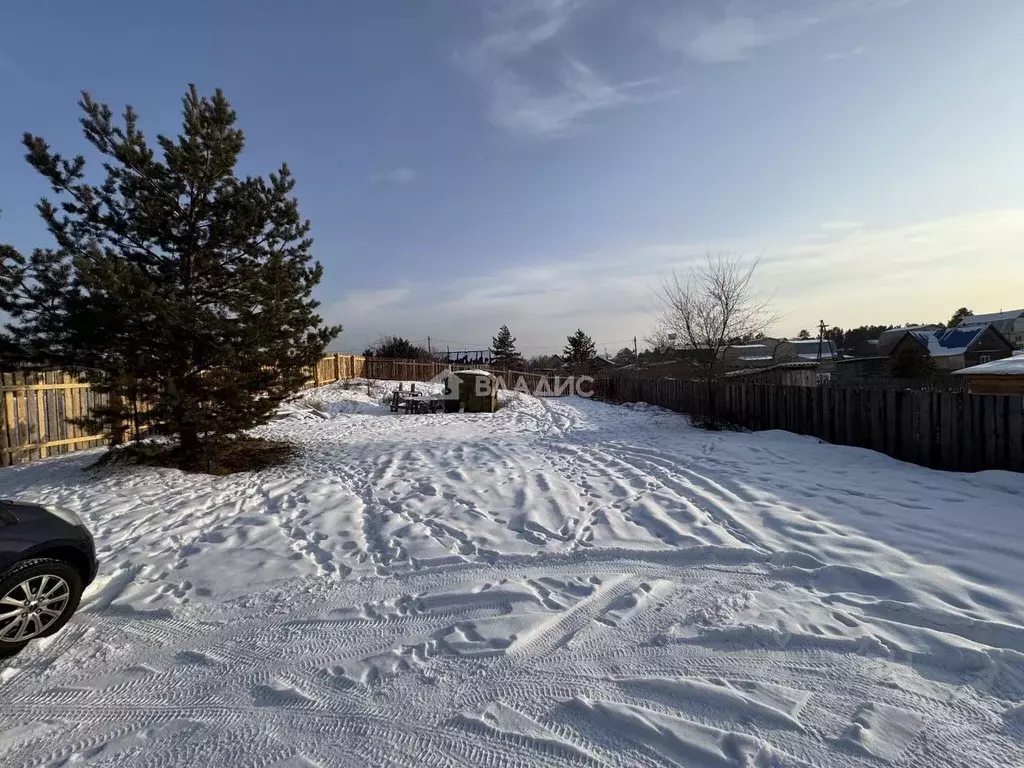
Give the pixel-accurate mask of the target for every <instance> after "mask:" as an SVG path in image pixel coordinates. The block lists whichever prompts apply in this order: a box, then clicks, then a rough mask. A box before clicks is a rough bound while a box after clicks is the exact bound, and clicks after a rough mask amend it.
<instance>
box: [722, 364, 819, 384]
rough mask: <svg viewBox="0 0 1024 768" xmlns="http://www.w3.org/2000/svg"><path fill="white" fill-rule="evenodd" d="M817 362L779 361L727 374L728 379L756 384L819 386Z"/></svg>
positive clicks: (726, 378)
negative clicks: (763, 366)
mask: <svg viewBox="0 0 1024 768" xmlns="http://www.w3.org/2000/svg"><path fill="white" fill-rule="evenodd" d="M819 367H820V366H819V364H818V363H817V362H809V361H803V360H800V361H796V362H790V363H777V364H775V365H770V366H768V367H767V368H747V369H744V370H739V371H730V372H729V373H727V374H725V380H726V381H749V382H751V383H754V384H778V385H781V386H789V387H816V386H818V369H819Z"/></svg>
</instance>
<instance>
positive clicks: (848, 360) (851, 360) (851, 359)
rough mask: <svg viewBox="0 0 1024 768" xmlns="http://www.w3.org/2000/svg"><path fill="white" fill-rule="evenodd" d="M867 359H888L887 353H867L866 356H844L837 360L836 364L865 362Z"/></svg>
mask: <svg viewBox="0 0 1024 768" xmlns="http://www.w3.org/2000/svg"><path fill="white" fill-rule="evenodd" d="M865 360H888V358H887V357H886V356H885V355H866V356H864V357H844V358H843V359H842V360H836V365H848V364H850V363H863V362H864V361H865Z"/></svg>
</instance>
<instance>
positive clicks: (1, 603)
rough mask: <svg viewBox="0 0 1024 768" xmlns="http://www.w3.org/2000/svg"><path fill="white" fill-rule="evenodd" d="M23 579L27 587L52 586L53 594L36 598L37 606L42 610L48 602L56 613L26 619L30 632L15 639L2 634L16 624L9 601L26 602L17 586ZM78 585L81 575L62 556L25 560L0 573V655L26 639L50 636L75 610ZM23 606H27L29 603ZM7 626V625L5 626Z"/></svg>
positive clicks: (22, 644)
mask: <svg viewBox="0 0 1024 768" xmlns="http://www.w3.org/2000/svg"><path fill="white" fill-rule="evenodd" d="M46 577H48V578H46ZM61 582H62V583H63V584H61ZM26 583H27V584H29V589H30V590H32V589H34V588H35V587H37V586H38V588H39V591H40V592H41V593H42V592H43V591H44V589H48V590H55V591H53V592H52V593H51V594H53V595H55V596H56V597H47V598H46V599H44V600H42V601H38V602H40V603H41V610H45V608H46V607H47V605H48V604H50V605H49V607H51V608H52V609H53V610H59V615H57V616H46V615H41V616H40V619H39V621H38V623H36V621H32V622H30V627H29V632H30V634H29V635H28V636H26V637H24V638H21V639H15V638H14V637H10V636H9V637H6V638H5V637H4V635H5V634H12V633H13V632H14V631H15V629H14V626H19V625H14V626H12V622H14V621H16V620H17V615H16V614H15V613H13V612H12V611H13V610H17V608H18V606H16V605H13V604H12V602H11V601H19V602H21V601H23V602H26V603H28V602H29V601H28V600H26V598H28V597H29V595H28V594H26V592H25V591H24V589H23V588H22V587H21V585H22V584H26ZM82 589H83V587H82V575H81V574H80V573H79V572H78V571H77V570H76V569H75V568H73V567H72V566H71V565H69V564H68V563H66V562H64V561H63V560H53V559H48V558H46V559H44V558H39V559H35V560H25V561H24V562H21V563H18V564H17V565H15V566H14V567H13V568H10V569H9V570H7V571H5V572H4V573H2V574H0V657H3V656H10V655H13V654H15V653H17V652H18V651H20V650H21V649H22V648H24V647H25V645H26V644H27V643H28V642H29V641H30V640H36V639H38V638H41V637H50V636H51V635H54V634H56V633H57V632H60V630H61V629H63V628H64V625H65V624H67V623H68V621H70V620H71V617H72V616H74V614H75V611H76V610H78V604H79V603H80V602H81V600H82ZM64 595H66V597H67V599H66V600H63V599H61V600H59V601H57V602H53V601H55V600H57V598H58V597H59V598H63V597H64ZM5 598H7V601H5ZM25 607H26V608H27V607H29V605H26V606H25ZM8 627H11V628H10V629H8ZM39 627H42V630H41V631H39V629H38V628H39Z"/></svg>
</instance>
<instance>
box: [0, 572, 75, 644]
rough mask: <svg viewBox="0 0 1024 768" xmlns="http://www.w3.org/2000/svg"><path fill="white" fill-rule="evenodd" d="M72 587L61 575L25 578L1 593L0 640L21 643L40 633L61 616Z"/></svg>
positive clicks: (69, 597)
mask: <svg viewBox="0 0 1024 768" xmlns="http://www.w3.org/2000/svg"><path fill="white" fill-rule="evenodd" d="M70 599H71V589H70V587H69V586H68V583H67V582H66V581H64V579H62V578H61V577H60V576H54V575H52V574H46V573H44V574H41V575H39V576H32V577H31V578H28V579H25V581H23V582H21V583H20V584H17V585H16V586H15V587H14V588H13V589H11V590H10V591H8V592H7V594H5V595H4V596H3V597H0V642H3V643H20V642H23V641H25V640H31V639H32V638H34V637H39V635H41V634H43V633H44V632H45V631H46V630H47V629H49V628H50V627H51V626H53V624H54V622H56V621H57V619H59V618H60V617H61V614H62V613H64V609H65V608H66V607H67V604H68V600H70Z"/></svg>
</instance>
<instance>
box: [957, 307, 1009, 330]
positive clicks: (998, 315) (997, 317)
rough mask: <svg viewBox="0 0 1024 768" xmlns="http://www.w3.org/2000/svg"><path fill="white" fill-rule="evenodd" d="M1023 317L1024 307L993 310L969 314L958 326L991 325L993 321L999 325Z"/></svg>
mask: <svg viewBox="0 0 1024 768" xmlns="http://www.w3.org/2000/svg"><path fill="white" fill-rule="evenodd" d="M1021 317H1024V309H1011V310H1009V311H1007V312H993V313H991V314H988V315H968V316H967V317H965V318H964V319H963V320H961V321H960V323H959V325H957V328H970V327H971V326H976V325H990V324H992V323H995V324H997V325H999V324H1003V323H1007V322H1012V321H1014V320H1017V319H1018V318H1021Z"/></svg>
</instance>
